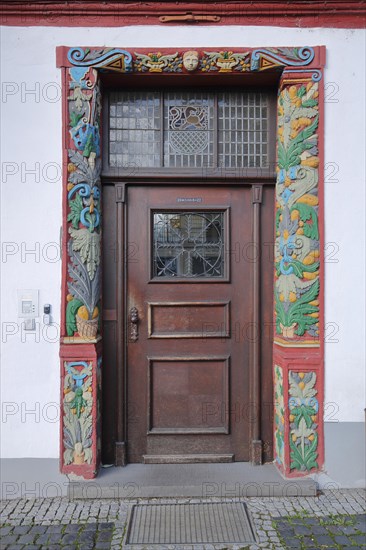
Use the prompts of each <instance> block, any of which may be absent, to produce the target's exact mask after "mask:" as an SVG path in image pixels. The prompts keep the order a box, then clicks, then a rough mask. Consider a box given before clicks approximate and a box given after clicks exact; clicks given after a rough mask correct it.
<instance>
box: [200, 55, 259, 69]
mask: <svg viewBox="0 0 366 550" xmlns="http://www.w3.org/2000/svg"><path fill="white" fill-rule="evenodd" d="M203 53H204V57H202V59H201V70H202V72H212V71H218V72H219V73H231V72H233V71H239V72H246V71H250V52H241V53H234V52H231V51H227V50H226V51H222V52H203Z"/></svg>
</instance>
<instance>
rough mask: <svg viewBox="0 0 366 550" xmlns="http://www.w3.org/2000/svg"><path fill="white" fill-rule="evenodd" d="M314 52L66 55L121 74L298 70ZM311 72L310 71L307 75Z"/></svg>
mask: <svg viewBox="0 0 366 550" xmlns="http://www.w3.org/2000/svg"><path fill="white" fill-rule="evenodd" d="M314 56H315V53H314V49H313V48H311V47H308V46H305V47H302V48H267V49H265V48H261V49H255V50H252V51H234V50H233V51H230V50H220V51H212V52H209V51H201V52H199V51H198V50H188V51H185V52H182V53H180V52H178V51H175V52H172V53H162V52H160V51H157V52H148V53H137V52H133V53H132V52H128V51H127V50H122V49H119V48H105V49H98V50H90V49H89V48H85V49H84V48H71V49H70V50H69V52H68V54H67V59H68V61H69V63H70V64H71V65H72V66H74V67H84V68H87V67H94V68H98V69H101V70H103V71H117V72H121V73H162V72H164V73H182V72H185V71H188V72H195V71H197V72H202V73H205V72H224V73H230V72H257V71H265V70H274V69H281V68H284V67H289V68H294V69H295V68H301V67H306V66H307V65H310V64H311V63H312V61H313V60H314ZM310 71H311V69H309V72H310ZM312 77H313V80H315V79H316V78H318V79H319V78H321V75H320V72H319V71H314V72H313V75H312Z"/></svg>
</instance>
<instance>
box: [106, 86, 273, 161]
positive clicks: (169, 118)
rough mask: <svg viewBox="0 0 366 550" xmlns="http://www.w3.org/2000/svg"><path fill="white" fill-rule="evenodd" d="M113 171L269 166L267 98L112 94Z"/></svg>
mask: <svg viewBox="0 0 366 550" xmlns="http://www.w3.org/2000/svg"><path fill="white" fill-rule="evenodd" d="M109 162H110V166H112V167H129V166H136V167H140V168H153V169H154V168H155V169H158V168H167V169H169V168H174V169H190V170H191V169H193V170H194V169H202V168H205V167H209V168H267V167H268V166H269V162H270V159H269V95H268V94H266V93H262V92H237V91H235V92H232V91H225V92H218V93H214V92H207V91H195V92H191V91H173V92H169V91H164V92H158V91H156V92H155V91H146V92H145V91H137V92H132V91H121V92H120V91H118V92H112V93H111V94H110V115H109Z"/></svg>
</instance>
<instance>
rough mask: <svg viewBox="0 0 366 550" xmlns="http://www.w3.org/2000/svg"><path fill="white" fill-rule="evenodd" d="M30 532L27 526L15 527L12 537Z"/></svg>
mask: <svg viewBox="0 0 366 550" xmlns="http://www.w3.org/2000/svg"><path fill="white" fill-rule="evenodd" d="M29 530H30V527H29V526H28V525H18V526H17V527H14V529H13V533H14V535H25V534H26V533H28V531H29Z"/></svg>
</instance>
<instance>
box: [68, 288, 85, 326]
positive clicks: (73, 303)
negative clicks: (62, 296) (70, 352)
mask: <svg viewBox="0 0 366 550" xmlns="http://www.w3.org/2000/svg"><path fill="white" fill-rule="evenodd" d="M82 305H83V302H82V301H81V300H76V299H74V298H73V297H72V295H70V301H69V302H68V303H67V307H66V333H67V335H68V336H73V334H74V333H75V332H76V331H77V326H76V313H77V311H78V309H79V308H80V307H81V306H82Z"/></svg>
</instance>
